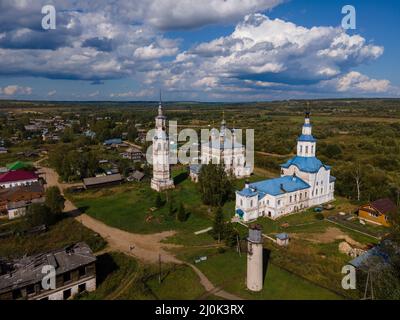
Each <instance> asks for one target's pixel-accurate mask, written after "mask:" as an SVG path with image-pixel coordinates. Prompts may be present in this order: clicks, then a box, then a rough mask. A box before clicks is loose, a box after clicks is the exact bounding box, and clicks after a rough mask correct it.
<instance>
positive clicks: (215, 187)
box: [199, 164, 233, 207]
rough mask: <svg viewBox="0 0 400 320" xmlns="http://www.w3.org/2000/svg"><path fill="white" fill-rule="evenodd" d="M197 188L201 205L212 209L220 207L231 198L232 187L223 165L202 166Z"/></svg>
mask: <svg viewBox="0 0 400 320" xmlns="http://www.w3.org/2000/svg"><path fill="white" fill-rule="evenodd" d="M199 188H200V193H201V197H202V200H203V203H204V204H206V205H210V206H214V207H217V206H222V205H223V204H224V203H225V202H226V201H228V200H229V199H231V198H232V196H233V185H232V182H231V180H230V179H229V177H228V175H227V174H226V172H225V168H224V166H223V165H215V164H207V165H203V166H202V167H201V170H200V174H199Z"/></svg>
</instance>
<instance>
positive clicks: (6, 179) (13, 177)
mask: <svg viewBox="0 0 400 320" xmlns="http://www.w3.org/2000/svg"><path fill="white" fill-rule="evenodd" d="M38 181H39V177H38V176H37V174H35V173H33V172H31V171H26V170H15V171H9V172H6V173H3V174H1V175H0V188H4V189H8V188H13V187H18V186H26V185H30V184H33V183H36V182H38Z"/></svg>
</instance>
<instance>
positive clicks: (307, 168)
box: [281, 156, 331, 173]
mask: <svg viewBox="0 0 400 320" xmlns="http://www.w3.org/2000/svg"><path fill="white" fill-rule="evenodd" d="M292 165H294V166H296V167H297V168H298V169H299V170H300V171H303V172H307V173H317V172H318V171H319V169H321V168H322V167H324V168H325V169H326V170H329V169H331V167H330V166H327V165H324V164H323V163H322V162H321V160H319V159H318V158H317V157H300V156H295V157H293V158H292V159H290V160H288V161H287V162H286V163H284V164H282V165H281V167H282V168H285V169H287V168H289V167H290V166H292Z"/></svg>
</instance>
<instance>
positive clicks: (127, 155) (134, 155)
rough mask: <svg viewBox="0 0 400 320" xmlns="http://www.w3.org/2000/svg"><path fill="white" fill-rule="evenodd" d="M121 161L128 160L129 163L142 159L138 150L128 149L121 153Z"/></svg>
mask: <svg viewBox="0 0 400 320" xmlns="http://www.w3.org/2000/svg"><path fill="white" fill-rule="evenodd" d="M121 157H122V158H123V159H128V160H131V161H140V160H142V159H143V153H142V151H141V150H139V149H138V148H134V147H131V148H128V149H127V150H126V151H125V152H122V153H121Z"/></svg>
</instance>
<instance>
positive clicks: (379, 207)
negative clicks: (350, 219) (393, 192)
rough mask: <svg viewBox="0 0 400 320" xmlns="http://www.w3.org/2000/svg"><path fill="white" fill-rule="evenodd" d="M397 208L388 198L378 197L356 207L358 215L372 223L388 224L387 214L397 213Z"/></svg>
mask: <svg viewBox="0 0 400 320" xmlns="http://www.w3.org/2000/svg"><path fill="white" fill-rule="evenodd" d="M397 212H398V208H397V207H396V205H395V204H394V203H393V202H392V200H390V199H387V198H386V199H379V200H376V201H374V202H371V203H368V204H365V205H362V206H361V207H359V208H358V217H359V218H360V219H361V220H365V221H368V222H370V223H373V224H378V225H382V226H385V227H389V226H390V221H389V214H391V213H397Z"/></svg>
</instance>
